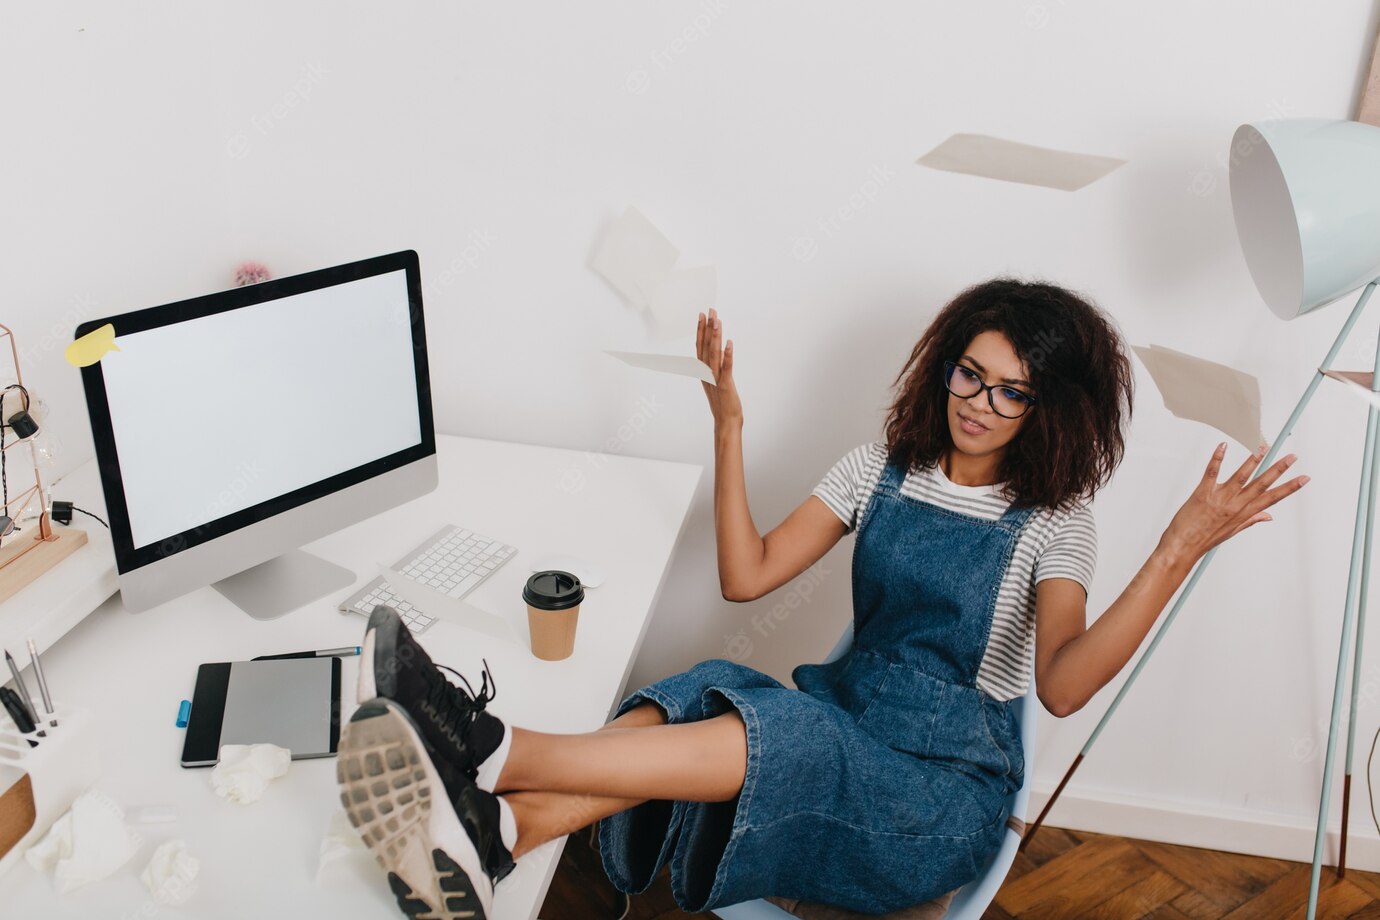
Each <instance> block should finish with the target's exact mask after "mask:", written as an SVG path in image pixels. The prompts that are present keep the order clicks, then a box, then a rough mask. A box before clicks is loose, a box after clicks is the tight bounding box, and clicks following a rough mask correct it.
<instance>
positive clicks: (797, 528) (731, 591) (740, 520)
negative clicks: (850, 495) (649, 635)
mask: <svg viewBox="0 0 1380 920" xmlns="http://www.w3.org/2000/svg"><path fill="white" fill-rule="evenodd" d="M722 334H723V322H722V321H721V320H720V319H719V317H718V315H717V314H716V313H715V312H714V311H713V310H710V311H709V316H708V318H707V319H706V317H705V315H704V314H703V313H701V314H700V318H699V325H698V328H697V331H696V351H697V353H698V355H699V358H700V360H701V361H703V362H704V363H705V364H707V365H709V369H710V370H711V371H712V372H713V373H714V379H715V380H716V381H717V384H715V385H711V384H708V383H706V384H704V392H705V395H706V396H707V397H708V399H709V408H710V411H711V412H712V413H713V414H714V532H715V534H716V535H717V538H718V551H719V590H720V591H721V593H722V594H723V596H724V598H725V599H726V600H730V601H750V600H755V599H756V598H759V597H761V596H762V595H764V594H768V593H770V592H772V591H774V590H776V588H778V587H780V586H781V585H783V584H785V583H786V582H787V581H789V580H790V579H792V578H794V577H795V576H796V575H799V574H800V573H801V572H803V571H805V570H806V569H807V568H809V567H810V566H811V565H813V564H814V563H815V562H817V561H818V560H819V559H820V557H822V556H823V555H824V554H825V553H827V552H828V551H829V549H830V547H832V546H833V545H834V544H835V543H837V542H838V541H839V540H840V539H841V538H842V537H843V534H844V531H845V528H844V524H843V522H842V521H840V520H839V519H838V516H837V515H835V514H834V512H832V511H830V510H829V507H828V506H827V505H825V504H824V502H822V501H820V500H819V498H818V497H816V496H813V495H811V496H810V497H809V498H807V499H806V500H805V501H804V503H802V504H801V505H800V506H799V507H798V508H796V509H795V510H794V511H792V512H791V514H790V516H788V517H787V518H786V520H784V521H782V522H781V524H780V525H779V526H777V527H776V528H775V529H774V530H772V531H771V533H769V534H767V535H766V537H765V538H763V537H762V536H761V535H760V534H758V532H757V525H756V524H754V523H753V522H752V512H751V511H750V510H749V509H748V500H747V484H746V482H745V477H744V474H743V404H742V401H741V400H740V399H739V398H738V390H737V387H736V385H735V384H734V382H733V342H732V341H731V340H730V341H729V342H728V344H727V346H725V347H723V348H722V349H721V348H720V346H719V343H720V339H721V337H722Z"/></svg>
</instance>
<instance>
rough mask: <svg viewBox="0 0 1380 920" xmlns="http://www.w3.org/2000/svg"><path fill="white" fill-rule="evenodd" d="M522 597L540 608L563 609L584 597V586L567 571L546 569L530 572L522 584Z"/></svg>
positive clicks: (572, 605)
mask: <svg viewBox="0 0 1380 920" xmlns="http://www.w3.org/2000/svg"><path fill="white" fill-rule="evenodd" d="M522 599H523V600H524V601H526V602H527V603H529V604H531V605H532V606H533V607H536V608H538V609H540V610H565V609H566V608H567V607H574V606H576V605H577V604H579V603H580V602H581V601H583V600H584V599H585V586H584V585H582V584H580V579H578V578H576V577H575V576H574V575H572V574H570V573H569V572H561V571H558V570H556V569H547V570H546V571H543V572H533V573H532V575H531V577H530V578H528V579H527V584H526V585H524V586H523V589H522Z"/></svg>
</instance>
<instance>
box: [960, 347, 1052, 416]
mask: <svg viewBox="0 0 1380 920" xmlns="http://www.w3.org/2000/svg"><path fill="white" fill-rule="evenodd" d="M944 388H945V389H947V390H948V391H949V392H950V393H952V394H954V395H955V396H957V397H959V398H960V399H971V398H972V397H974V396H976V395H978V394H979V393H981V392H982V391H983V390H986V391H987V404H988V405H990V406H991V407H992V411H993V412H995V413H997V415H1000V416H1001V417H1002V418H1020V417H1021V416H1022V415H1025V414H1026V413H1027V412H1029V411H1030V407H1031V406H1033V405H1035V397H1034V396H1032V395H1031V394H1029V393H1023V392H1021V391H1020V390H1018V389H1016V388H1015V387H1012V386H1006V385H1004V384H1003V385H998V386H992V385H990V384H987V383H983V381H982V377H981V376H979V375H978V372H977V371H975V370H973V369H972V368H971V367H966V366H964V365H962V364H958V363H956V362H954V361H945V362H944Z"/></svg>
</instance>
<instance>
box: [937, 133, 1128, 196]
mask: <svg viewBox="0 0 1380 920" xmlns="http://www.w3.org/2000/svg"><path fill="white" fill-rule="evenodd" d="M915 162H916V163H918V164H919V165H921V166H928V167H930V168H931V169H942V170H945V171H946V172H956V173H966V174H968V175H970V176H985V177H987V178H989V179H1001V180H1003V181H1006V182H1021V183H1024V184H1026V185H1042V186H1045V187H1046V188H1057V189H1062V190H1063V191H1066V192H1074V191H1077V190H1078V189H1080V188H1082V187H1083V186H1085V185H1089V184H1091V183H1093V182H1096V181H1097V180H1098V179H1101V178H1102V177H1103V176H1105V175H1107V173H1109V172H1111V171H1112V170H1114V169H1116V168H1117V167H1118V166H1121V165H1122V164H1124V163H1125V162H1126V161H1125V160H1118V159H1116V158H1114V157H1102V156H1094V155H1092V154H1087V153H1074V152H1072V151H1069V150H1054V149H1052V148H1049V147H1036V146H1034V145H1032V144H1022V143H1019V142H1017V141H1009V140H1005V139H1004V138H1000V137H991V136H988V135H986V134H955V135H953V136H952V137H950V138H949V139H948V140H946V141H944V142H943V143H942V144H940V145H939V146H938V147H935V148H934V149H933V150H931V151H930V152H929V153H927V154H925V155H924V156H922V157H921V158H920V159H918V160H916V161H915Z"/></svg>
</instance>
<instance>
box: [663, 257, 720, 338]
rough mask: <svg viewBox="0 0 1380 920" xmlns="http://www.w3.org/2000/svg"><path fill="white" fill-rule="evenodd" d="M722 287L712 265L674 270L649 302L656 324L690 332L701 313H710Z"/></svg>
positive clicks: (666, 329) (664, 328) (670, 329)
mask: <svg viewBox="0 0 1380 920" xmlns="http://www.w3.org/2000/svg"><path fill="white" fill-rule="evenodd" d="M718 289H719V273H718V271H717V270H716V269H715V268H714V266H712V265H706V266H704V267H702V268H682V269H677V270H676V271H673V272H671V273H670V274H669V275H667V276H666V279H665V280H664V281H662V283H661V284H660V285H658V286H657V288H656V290H655V291H653V292H652V299H651V301H650V303H649V304H648V306H649V307H651V310H652V316H653V317H655V318H656V322H657V325H658V326H660V327H661V328H662V330H664V331H667V332H688V331H689V330H691V329H694V328H695V324H696V323H697V322H698V321H699V315H700V314H701V313H704V314H705V315H706V316H708V315H709V310H710V308H711V307H713V306H714V301H715V298H716V297H717V294H718Z"/></svg>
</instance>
